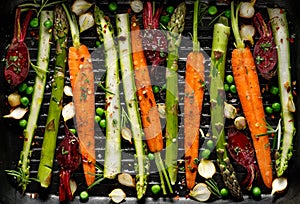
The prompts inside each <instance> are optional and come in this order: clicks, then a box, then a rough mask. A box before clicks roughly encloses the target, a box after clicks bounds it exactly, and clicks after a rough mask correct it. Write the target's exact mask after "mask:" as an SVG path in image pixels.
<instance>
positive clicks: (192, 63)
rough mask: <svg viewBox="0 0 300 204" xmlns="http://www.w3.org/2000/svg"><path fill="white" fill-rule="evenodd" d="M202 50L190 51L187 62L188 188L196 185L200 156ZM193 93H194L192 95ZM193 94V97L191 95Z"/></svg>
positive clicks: (185, 122) (185, 133)
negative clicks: (196, 161) (197, 160)
mask: <svg viewBox="0 0 300 204" xmlns="http://www.w3.org/2000/svg"><path fill="white" fill-rule="evenodd" d="M203 61H204V58H203V55H202V53H201V52H192V53H189V55H188V57H187V62H186V76H185V83H186V86H185V91H184V93H185V98H184V149H185V169H186V173H185V176H186V184H187V188H188V189H192V188H193V187H194V186H195V181H196V176H197V163H195V159H197V158H198V157H199V151H198V150H199V127H200V120H201V112H202V104H203V95H204V88H203V84H202V83H203V82H204V65H203ZM191 93H193V95H191ZM191 96H193V97H191Z"/></svg>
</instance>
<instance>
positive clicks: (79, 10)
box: [71, 0, 93, 16]
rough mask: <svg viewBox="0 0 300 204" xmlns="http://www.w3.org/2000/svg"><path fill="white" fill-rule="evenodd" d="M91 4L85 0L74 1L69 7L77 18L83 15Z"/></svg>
mask: <svg viewBox="0 0 300 204" xmlns="http://www.w3.org/2000/svg"><path fill="white" fill-rule="evenodd" d="M92 5H93V4H92V3H90V2H88V1H85V0H75V1H74V3H73V4H72V6H71V10H72V12H73V13H75V14H76V15H77V16H80V15H82V14H84V13H85V12H86V11H87V10H89V8H90V7H91V6H92Z"/></svg>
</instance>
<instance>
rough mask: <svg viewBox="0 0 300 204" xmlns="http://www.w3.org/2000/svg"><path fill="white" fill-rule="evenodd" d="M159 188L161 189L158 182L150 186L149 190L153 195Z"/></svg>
mask: <svg viewBox="0 0 300 204" xmlns="http://www.w3.org/2000/svg"><path fill="white" fill-rule="evenodd" d="M160 190H161V187H160V185H158V184H154V185H153V186H151V192H152V193H153V194H155V195H156V194H158V193H159V192H160Z"/></svg>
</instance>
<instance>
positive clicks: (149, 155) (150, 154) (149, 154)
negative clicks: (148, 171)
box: [148, 152, 155, 160]
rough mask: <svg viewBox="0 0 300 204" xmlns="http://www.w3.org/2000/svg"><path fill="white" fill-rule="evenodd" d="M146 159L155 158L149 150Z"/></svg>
mask: <svg viewBox="0 0 300 204" xmlns="http://www.w3.org/2000/svg"><path fill="white" fill-rule="evenodd" d="M148 159H149V160H154V159H155V158H154V154H153V153H151V152H149V153H148Z"/></svg>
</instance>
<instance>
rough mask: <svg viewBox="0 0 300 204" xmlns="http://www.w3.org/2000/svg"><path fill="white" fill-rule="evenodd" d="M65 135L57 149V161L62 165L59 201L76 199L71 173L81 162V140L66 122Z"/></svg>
mask: <svg viewBox="0 0 300 204" xmlns="http://www.w3.org/2000/svg"><path fill="white" fill-rule="evenodd" d="M64 129H65V134H66V135H65V137H64V139H63V140H62V141H61V143H60V144H59V146H58V148H57V151H56V159H57V163H58V165H59V166H60V171H59V179H60V180H59V201H66V200H70V201H72V200H74V192H72V186H71V185H73V184H71V179H70V177H71V173H72V172H74V171H75V170H76V169H77V168H78V167H79V165H80V164H81V161H82V160H81V155H80V152H79V141H78V138H77V137H75V135H74V134H73V133H71V132H70V131H69V129H68V127H67V126H66V124H65V127H64Z"/></svg>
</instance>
